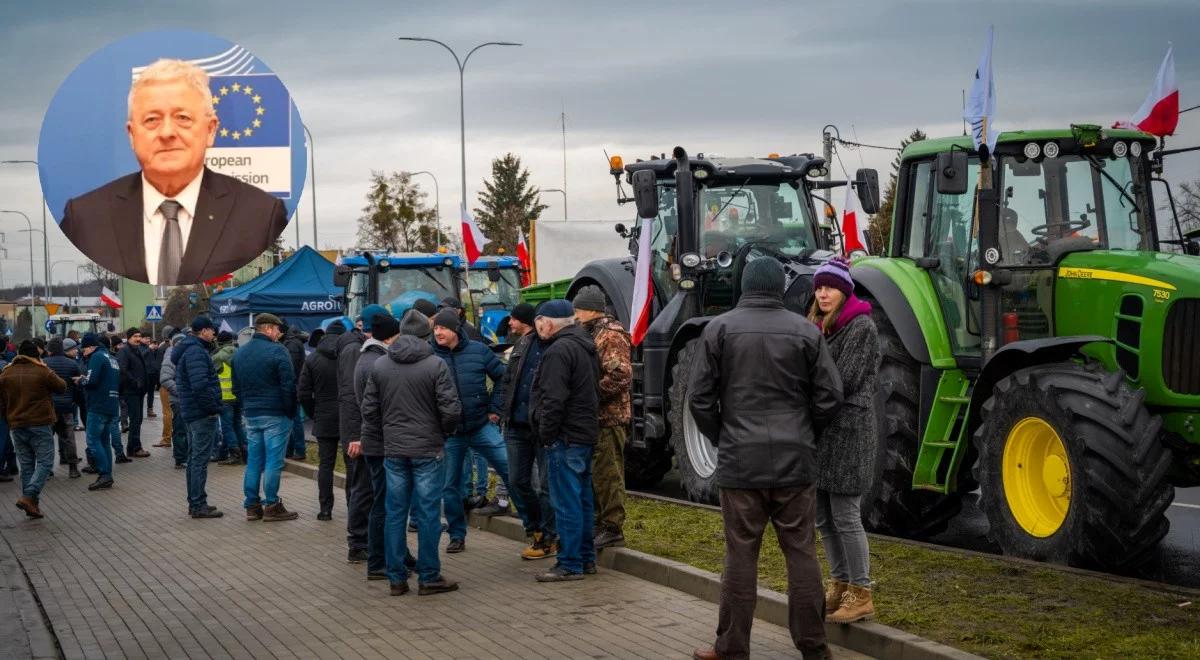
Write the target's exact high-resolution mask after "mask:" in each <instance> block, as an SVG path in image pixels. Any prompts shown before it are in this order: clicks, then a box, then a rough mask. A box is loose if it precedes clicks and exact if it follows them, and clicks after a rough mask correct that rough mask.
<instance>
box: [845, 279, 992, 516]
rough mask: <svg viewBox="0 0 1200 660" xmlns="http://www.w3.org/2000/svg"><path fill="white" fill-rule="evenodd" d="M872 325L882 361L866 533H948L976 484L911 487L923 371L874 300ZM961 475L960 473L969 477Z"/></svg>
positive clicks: (864, 512) (865, 503)
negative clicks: (951, 488)
mask: <svg viewBox="0 0 1200 660" xmlns="http://www.w3.org/2000/svg"><path fill="white" fill-rule="evenodd" d="M872 303H873V306H874V310H873V311H872V313H871V318H872V320H874V321H875V327H876V329H877V332H878V335H879V354H880V358H881V362H880V366H879V377H878V378H877V383H878V385H877V389H876V392H875V413H876V428H877V429H878V436H877V439H876V443H875V466H874V468H875V469H874V474H875V478H874V481H873V483H872V484H871V487H870V489H868V490H867V491H866V492H864V493H863V497H862V516H863V524H864V525H866V527H867V529H869V530H871V531H873V532H877V533H879V534H887V535H890V536H902V537H907V538H925V537H929V536H934V535H936V534H939V533H941V532H943V531H945V529H946V526H947V525H948V524H949V522H950V519H951V518H953V517H954V516H956V515H958V512H959V511H960V510H961V509H962V495H961V494H962V493H963V492H967V491H969V490H974V484H973V483H962V480H961V479H960V482H959V484H958V486H959V487H958V489H957V491H956V492H954V493H950V494H948V495H942V494H941V493H935V492H932V491H926V490H914V489H913V487H912V479H913V469H914V468H915V467H916V465H917V451H918V449H919V448H920V444H921V439H920V437H918V436H917V429H918V423H917V421H918V415H919V414H920V410H921V404H920V401H921V397H920V392H921V387H920V366H919V365H918V364H917V362H916V360H914V359H913V358H912V357H911V356H910V355H909V354H908V351H906V350H905V349H904V344H902V343H901V341H900V336H899V334H898V333H897V332H896V328H895V327H894V326H893V325H892V323H891V321H889V320H888V318H887V315H886V314H884V313H883V309H882V307H881V306H880V305H879V304H878V303H875V302H874V301H872ZM966 473H967V470H960V471H959V474H960V475H962V474H966Z"/></svg>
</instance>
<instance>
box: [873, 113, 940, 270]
mask: <svg viewBox="0 0 1200 660" xmlns="http://www.w3.org/2000/svg"><path fill="white" fill-rule="evenodd" d="M927 137H928V136H927V135H925V133H924V132H923V131H922V130H921V129H919V128H916V129H913V132H912V133H909V135H908V137H906V138H904V139H903V140H901V141H900V151H901V152H903V151H904V148H905V147H907V146H908V145H910V144H912V143H913V142H920V141H921V140H924V139H925V138H927ZM899 175H900V154H899V153H897V154H896V157H895V158H894V159H892V174H891V176H890V177H889V178H888V182H887V187H885V188H884V190H883V201H882V202H881V203H880V205H879V212H878V213H876V214H875V215H873V216H871V223H870V224H869V225H868V227H867V241H868V242H869V243H870V246H869V248H870V250H871V254H883V253H884V251H885V250H887V248H888V246H889V245H890V243H889V241H890V238H891V235H892V211H894V210H895V208H896V181H897V177H898V176H899Z"/></svg>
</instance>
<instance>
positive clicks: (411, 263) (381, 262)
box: [333, 252, 464, 320]
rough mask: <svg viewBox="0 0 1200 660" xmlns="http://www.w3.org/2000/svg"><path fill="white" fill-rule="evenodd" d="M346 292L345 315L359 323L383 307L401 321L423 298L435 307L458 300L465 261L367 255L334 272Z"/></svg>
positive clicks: (449, 257) (410, 255)
mask: <svg viewBox="0 0 1200 660" xmlns="http://www.w3.org/2000/svg"><path fill="white" fill-rule="evenodd" d="M333 283H334V286H339V287H341V288H342V291H343V294H342V311H343V313H344V314H345V316H346V317H348V318H349V319H351V320H354V319H357V318H358V316H359V315H360V314H361V313H362V310H363V308H364V307H366V306H367V305H370V304H380V305H384V306H386V307H388V308H389V309H390V310H391V312H392V314H395V315H396V316H397V317H399V316H400V315H402V314H404V312H406V311H408V310H409V309H410V308H412V306H413V303H415V302H416V301H417V300H418V299H420V298H425V299H426V300H429V301H430V302H432V303H433V304H435V305H438V304H441V302H442V299H443V298H446V297H453V298H458V297H460V295H461V291H462V289H463V288H464V287H463V275H462V259H461V258H459V256H458V255H455V254H425V253H406V254H387V253H383V252H363V253H361V254H358V255H354V256H347V257H342V259H341V260H340V261H339V263H338V265H337V267H336V268H335V269H334V271H333Z"/></svg>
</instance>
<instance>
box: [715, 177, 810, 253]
mask: <svg viewBox="0 0 1200 660" xmlns="http://www.w3.org/2000/svg"><path fill="white" fill-rule="evenodd" d="M698 213H699V215H700V249H701V252H702V253H703V254H704V256H707V257H715V256H716V255H717V254H719V253H720V252H722V251H725V252H729V253H730V254H733V255H736V254H738V251H739V250H741V249H742V248H743V247H745V246H747V245H760V246H764V247H769V248H770V249H772V250H775V251H777V252H780V253H783V254H787V255H792V256H795V255H798V254H800V253H801V252H802V251H804V250H805V249H810V248H815V247H816V241H815V239H814V235H813V224H814V223H813V219H812V215H811V210H810V208H809V205H808V203H807V200H806V199H805V195H804V194H803V191H801V190H800V188H799V185H798V184H797V185H792V184H791V183H786V182H785V183H780V184H778V185H776V184H770V185H750V184H745V185H743V184H731V185H718V186H712V187H704V188H701V189H700V205H699V207H698Z"/></svg>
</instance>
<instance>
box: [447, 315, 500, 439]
mask: <svg viewBox="0 0 1200 660" xmlns="http://www.w3.org/2000/svg"><path fill="white" fill-rule="evenodd" d="M429 342H430V345H431V346H433V352H434V354H435V355H437V356H438V357H439V358H441V359H442V360H444V361H445V362H446V366H448V367H450V373H451V375H453V376H454V382H455V384H456V385H457V387H458V399H459V401H461V402H462V415H461V419H460V420H459V423H458V428H457V429H456V430H455V431H454V432H455V433H472V432H474V431H477V430H479V429H481V428H483V426H484V425H485V424H487V423H488V414H489V413H494V414H496V415H499V414H500V412H501V411H500V408H501V406H502V405H503V403H504V385H503V379H504V363H503V362H501V361H500V358H498V357H496V354H495V353H493V352H492V349H490V348H488V347H487V346H485V345H484V344H483V343H481V342H477V341H474V340H472V339H467V335H466V334H465V333H464V332H463V331H462V330H461V329H460V330H459V331H458V345H457V346H455V347H454V348H453V349H449V348H446V347H445V346H442V345H440V344H438V343H437V340H436V339H433V338H430V340H429ZM489 378H490V379H491V381H492V392H491V394H488V390H487V380H488V379H489Z"/></svg>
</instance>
